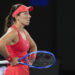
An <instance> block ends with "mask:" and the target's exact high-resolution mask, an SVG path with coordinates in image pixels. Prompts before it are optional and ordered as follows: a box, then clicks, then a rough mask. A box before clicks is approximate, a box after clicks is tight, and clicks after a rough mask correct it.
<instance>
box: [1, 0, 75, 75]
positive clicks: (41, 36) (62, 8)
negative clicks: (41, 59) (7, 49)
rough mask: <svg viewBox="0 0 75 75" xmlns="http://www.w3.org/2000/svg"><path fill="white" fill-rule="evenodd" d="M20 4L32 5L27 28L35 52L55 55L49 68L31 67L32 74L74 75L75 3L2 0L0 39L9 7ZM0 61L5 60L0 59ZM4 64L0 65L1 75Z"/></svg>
mask: <svg viewBox="0 0 75 75" xmlns="http://www.w3.org/2000/svg"><path fill="white" fill-rule="evenodd" d="M16 3H23V4H25V5H27V6H30V5H32V6H34V11H33V12H31V13H30V14H31V16H32V18H31V23H30V25H29V26H28V27H26V29H27V30H28V32H29V33H30V35H31V37H32V38H33V39H34V40H35V42H36V44H37V46H38V50H47V51H51V52H53V53H54V54H55V56H56V60H57V61H56V64H55V65H54V66H53V67H52V68H48V69H43V70H37V69H32V68H30V73H31V75H35V74H36V75H38V74H39V75H66V74H72V73H74V74H75V21H74V19H75V18H74V17H75V11H74V9H75V4H74V2H73V1H70V0H2V1H1V2H0V37H1V36H2V35H3V34H4V26H5V24H4V23H5V17H6V16H7V15H8V14H9V11H10V9H11V6H12V5H13V4H16ZM0 60H4V58H3V57H2V56H0ZM6 66H7V65H3V64H2V65H0V75H3V73H2V71H3V72H4V70H5V68H6Z"/></svg>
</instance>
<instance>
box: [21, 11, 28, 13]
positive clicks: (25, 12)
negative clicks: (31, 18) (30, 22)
mask: <svg viewBox="0 0 75 75" xmlns="http://www.w3.org/2000/svg"><path fill="white" fill-rule="evenodd" d="M21 13H29V11H24V12H21Z"/></svg>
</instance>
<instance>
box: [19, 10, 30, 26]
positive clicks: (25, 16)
mask: <svg viewBox="0 0 75 75" xmlns="http://www.w3.org/2000/svg"><path fill="white" fill-rule="evenodd" d="M30 18H31V16H30V14H29V11H26V12H22V13H20V15H19V22H20V23H21V24H22V25H24V26H27V25H29V23H30Z"/></svg>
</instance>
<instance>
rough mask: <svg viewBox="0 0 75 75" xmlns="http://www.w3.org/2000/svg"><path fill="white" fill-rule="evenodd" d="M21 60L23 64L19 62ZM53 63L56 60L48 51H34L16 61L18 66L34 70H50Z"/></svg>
mask: <svg viewBox="0 0 75 75" xmlns="http://www.w3.org/2000/svg"><path fill="white" fill-rule="evenodd" d="M21 60H24V61H25V62H24V63H23V62H20V61H21ZM5 62H6V61H5ZM55 62H56V58H55V56H54V54H53V53H51V52H49V51H34V52H31V53H28V54H27V55H25V56H24V57H22V58H19V59H18V63H19V64H24V65H27V66H29V67H32V68H36V69H44V68H50V67H52V66H54V65H55ZM7 63H8V62H7Z"/></svg>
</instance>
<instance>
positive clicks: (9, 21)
mask: <svg viewBox="0 0 75 75" xmlns="http://www.w3.org/2000/svg"><path fill="white" fill-rule="evenodd" d="M21 5H23V4H15V5H13V6H12V7H11V10H10V12H9V14H8V16H7V17H6V18H5V29H4V32H6V31H7V29H8V28H9V27H10V26H11V25H12V24H13V22H14V21H15V18H13V17H12V14H13V12H14V11H15V10H16V9H17V8H18V7H19V6H21ZM19 14H20V13H19ZM19 14H18V15H19Z"/></svg>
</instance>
